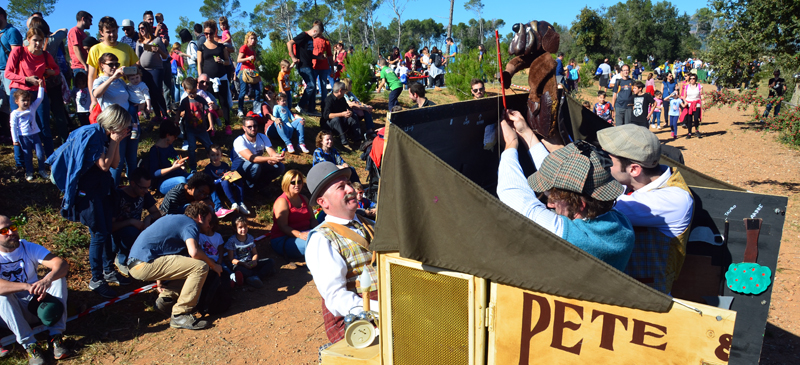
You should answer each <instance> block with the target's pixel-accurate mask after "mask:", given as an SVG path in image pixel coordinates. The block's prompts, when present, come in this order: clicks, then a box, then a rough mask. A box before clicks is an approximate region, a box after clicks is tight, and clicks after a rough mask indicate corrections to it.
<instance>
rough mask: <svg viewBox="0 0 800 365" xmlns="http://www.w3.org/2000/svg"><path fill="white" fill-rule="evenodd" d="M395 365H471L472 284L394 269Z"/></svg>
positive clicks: (399, 267) (428, 273)
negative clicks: (470, 302) (470, 319)
mask: <svg viewBox="0 0 800 365" xmlns="http://www.w3.org/2000/svg"><path fill="white" fill-rule="evenodd" d="M389 273H390V276H391V279H390V282H391V314H392V328H391V333H392V353H393V359H394V364H395V365H425V364H431V365H443V364H446V365H459V364H464V365H467V364H469V351H470V350H469V308H468V305H469V281H468V280H465V279H459V278H455V277H452V276H447V275H441V274H433V273H430V272H427V271H423V270H417V269H413V268H410V267H406V266H402V265H391V269H390V270H389Z"/></svg>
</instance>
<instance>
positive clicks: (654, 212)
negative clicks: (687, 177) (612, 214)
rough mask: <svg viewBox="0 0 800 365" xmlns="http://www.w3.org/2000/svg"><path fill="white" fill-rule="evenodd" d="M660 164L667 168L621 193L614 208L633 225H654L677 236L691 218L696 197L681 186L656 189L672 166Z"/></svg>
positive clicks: (667, 233)
mask: <svg viewBox="0 0 800 365" xmlns="http://www.w3.org/2000/svg"><path fill="white" fill-rule="evenodd" d="M661 168H662V169H666V171H665V172H664V173H663V174H662V175H661V176H659V177H658V179H655V180H653V182H651V183H649V184H647V185H645V186H644V187H642V188H641V189H639V190H636V191H634V192H633V194H631V195H625V194H622V195H620V196H619V198H617V204H616V205H615V206H614V209H616V210H618V211H620V212H621V213H622V214H624V215H625V216H626V217H628V220H630V221H631V224H632V225H633V226H634V227H654V228H657V229H658V231H659V232H661V233H663V234H665V235H667V236H669V237H676V236H678V235H679V234H681V233H682V232H683V231H684V230H685V229H686V227H688V226H689V224H690V223H691V222H692V207H693V204H694V198H692V194H689V193H688V192H687V191H685V190H683V189H681V188H679V187H674V186H670V187H665V188H662V189H657V190H654V189H656V188H658V187H659V186H663V185H664V184H666V183H667V180H669V178H670V177H671V176H672V170H671V169H670V168H668V167H667V166H665V165H661Z"/></svg>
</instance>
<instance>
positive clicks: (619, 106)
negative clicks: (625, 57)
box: [611, 64, 633, 125]
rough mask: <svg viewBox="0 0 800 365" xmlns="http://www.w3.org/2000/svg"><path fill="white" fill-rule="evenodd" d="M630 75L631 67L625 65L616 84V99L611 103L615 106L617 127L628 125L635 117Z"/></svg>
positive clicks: (614, 112)
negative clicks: (632, 107)
mask: <svg viewBox="0 0 800 365" xmlns="http://www.w3.org/2000/svg"><path fill="white" fill-rule="evenodd" d="M629 73H630V67H629V66H628V65H624V64H623V65H622V67H621V68H620V77H619V78H618V79H617V81H615V82H614V98H613V100H612V102H611V103H612V104H614V110H613V112H612V113H613V114H614V120H615V121H616V125H624V124H628V123H630V122H631V118H632V117H633V110H632V109H631V106H632V105H633V91H632V86H633V80H631V79H630V78H628V74H629Z"/></svg>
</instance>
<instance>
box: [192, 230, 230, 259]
mask: <svg viewBox="0 0 800 365" xmlns="http://www.w3.org/2000/svg"><path fill="white" fill-rule="evenodd" d="M234 237H236V236H235V235H234ZM197 242H198V243H199V244H200V248H202V249H203V252H205V253H206V256H208V258H210V259H211V261H214V262H219V256H220V246H222V245H223V244H224V242H222V235H220V234H219V233H214V234H213V235H212V236H211V237H209V236H206V235H204V234H202V233H200V234H199V235H198V237H197Z"/></svg>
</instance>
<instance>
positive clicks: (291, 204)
mask: <svg viewBox="0 0 800 365" xmlns="http://www.w3.org/2000/svg"><path fill="white" fill-rule="evenodd" d="M305 181H306V177H305V176H304V175H303V173H301V172H300V171H297V170H289V171H287V172H286V174H284V175H283V180H282V181H281V189H283V194H281V196H279V197H278V199H276V200H275V204H273V205H272V215H273V217H275V220H274V222H275V223H274V224H273V225H272V232H271V233H270V245H271V246H272V249H273V250H274V251H275V252H276V253H278V254H280V255H283V256H286V257H288V258H290V259H303V257H304V256H305V253H306V243H307V241H308V233H309V231H310V230H311V229H312V228H314V227H316V226H317V224H318V222H317V220H316V219H315V218H314V215H313V214H312V211H311V208H310V207H309V204H308V198H306V197H305V196H303V195H302V194H301V192H302V190H303V186H304V185H305Z"/></svg>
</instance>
